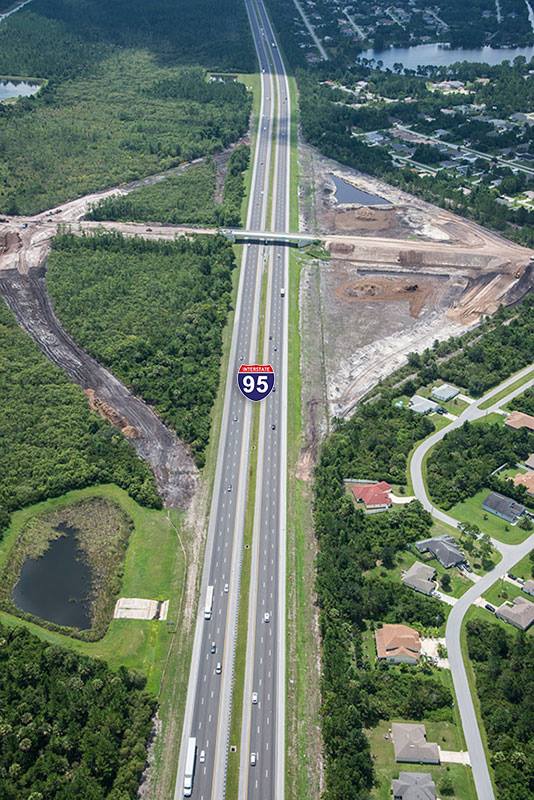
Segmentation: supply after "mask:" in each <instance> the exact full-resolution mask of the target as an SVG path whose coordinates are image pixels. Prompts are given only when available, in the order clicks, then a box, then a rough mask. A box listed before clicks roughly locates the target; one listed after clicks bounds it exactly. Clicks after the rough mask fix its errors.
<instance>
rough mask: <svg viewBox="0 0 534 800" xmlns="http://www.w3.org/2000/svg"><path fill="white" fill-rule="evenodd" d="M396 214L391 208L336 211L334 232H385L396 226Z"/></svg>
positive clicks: (364, 207) (365, 207)
mask: <svg viewBox="0 0 534 800" xmlns="http://www.w3.org/2000/svg"><path fill="white" fill-rule="evenodd" d="M396 222H397V220H396V213H395V209H393V208H369V207H367V206H362V207H361V208H353V209H347V210H346V211H341V210H340V211H338V212H337V213H336V214H335V216H334V228H335V230H336V231H340V232H342V233H346V232H348V231H354V232H355V233H360V232H361V231H385V230H389V229H390V228H392V227H393V226H394V225H395V224H396Z"/></svg>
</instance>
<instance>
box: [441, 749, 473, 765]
mask: <svg viewBox="0 0 534 800" xmlns="http://www.w3.org/2000/svg"><path fill="white" fill-rule="evenodd" d="M439 757H440V759H441V761H442V763H446V764H465V765H466V766H468V767H470V766H471V761H470V760H469V753H468V752H467V750H442V749H441V747H440V750H439Z"/></svg>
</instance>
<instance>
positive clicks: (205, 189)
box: [87, 145, 250, 225]
mask: <svg viewBox="0 0 534 800" xmlns="http://www.w3.org/2000/svg"><path fill="white" fill-rule="evenodd" d="M249 157H250V152H249V147H248V146H246V145H239V146H238V147H236V149H235V150H234V152H233V153H232V155H231V156H230V158H229V160H228V165H227V174H226V178H225V180H224V189H223V196H222V201H221V202H217V201H216V199H215V191H216V177H217V175H216V165H215V162H214V161H208V162H207V163H204V164H198V165H197V164H195V165H193V166H191V167H190V168H189V169H187V170H186V171H185V172H183V173H181V174H179V175H176V176H173V177H169V178H165V179H164V180H163V181H161V182H160V183H157V184H155V185H154V186H147V187H143V188H141V189H136V190H135V191H133V192H131V193H130V194H128V195H127V196H117V197H109V198H106V199H105V200H102V201H101V202H100V203H98V204H96V205H94V206H93V208H92V209H91V210H90V212H89V213H88V214H87V218H88V219H93V220H131V221H134V222H164V223H173V224H176V225H239V224H240V222H241V204H242V202H243V198H244V196H245V184H244V172H245V170H246V169H247V167H248V164H249Z"/></svg>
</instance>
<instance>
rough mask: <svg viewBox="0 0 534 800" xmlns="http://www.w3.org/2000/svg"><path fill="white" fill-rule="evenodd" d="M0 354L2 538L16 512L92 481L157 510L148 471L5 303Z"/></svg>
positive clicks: (0, 314) (0, 316) (1, 314)
mask: <svg viewBox="0 0 534 800" xmlns="http://www.w3.org/2000/svg"><path fill="white" fill-rule="evenodd" d="M0 350H1V352H2V359H1V360H0V384H1V386H2V404H1V406H0V430H1V431H2V470H1V472H0V538H1V532H2V531H3V530H4V529H5V528H6V527H7V525H8V522H9V515H10V513H11V512H12V511H14V510H15V509H18V508H23V507H24V506H26V505H29V504H31V503H36V502H38V501H39V500H44V499H46V498H49V497H57V496H59V495H62V494H63V493H64V492H66V491H68V490H69V489H75V488H81V487H84V486H90V485H92V484H95V483H110V482H113V483H116V484H117V485H118V486H121V487H123V488H124V489H126V491H128V492H129V494H130V495H131V496H132V497H134V498H135V499H136V500H138V501H139V502H140V503H142V504H144V505H147V506H153V507H156V508H158V507H161V500H160V498H159V496H158V494H157V491H156V485H155V481H154V478H153V476H152V473H151V471H150V469H149V468H148V466H147V465H146V464H145V463H144V462H143V461H141V460H140V459H139V458H138V457H137V455H136V454H135V451H134V449H133V447H132V446H131V444H129V443H128V442H127V440H126V439H125V438H124V437H123V436H122V434H120V433H119V432H118V431H116V430H115V429H114V428H113V427H112V426H111V425H109V424H108V423H107V422H104V421H103V420H102V419H101V418H100V417H98V416H96V414H93V413H91V412H90V411H89V408H88V406H87V399H86V397H85V396H84V394H83V392H82V390H81V389H80V388H79V387H78V386H75V385H74V384H72V383H71V382H70V381H69V380H68V378H67V377H66V376H65V375H64V373H63V372H62V371H61V370H60V369H58V368H57V367H55V366H53V365H52V364H51V363H50V362H49V361H48V359H47V358H46V357H45V356H44V355H42V354H41V352H40V351H39V350H38V348H37V346H36V345H35V344H34V343H33V342H32V340H31V339H30V338H29V336H27V335H26V334H25V333H23V332H22V331H21V330H20V328H19V327H18V325H17V324H16V322H15V319H14V318H13V316H12V315H11V312H10V311H8V310H7V308H6V307H5V306H4V304H3V303H0Z"/></svg>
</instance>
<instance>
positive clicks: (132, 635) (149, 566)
mask: <svg viewBox="0 0 534 800" xmlns="http://www.w3.org/2000/svg"><path fill="white" fill-rule="evenodd" d="M89 497H105V498H107V499H109V500H113V501H114V502H116V503H118V504H119V505H120V506H121V508H123V509H124V511H126V513H128V514H129V515H130V517H131V518H132V519H133V522H134V526H135V527H134V530H133V532H132V534H131V536H130V541H129V545H128V550H127V552H126V558H125V562H124V575H123V580H122V586H121V592H120V594H121V596H122V597H143V598H151V599H162V600H165V599H169V600H170V604H169V622H168V623H166V622H159V621H148V622H145V621H141V620H112V621H111V622H110V625H109V628H108V630H107V632H106V634H105V635H104V637H103V638H102V639H100V640H99V641H98V642H82V641H80V640H78V639H72V638H71V637H69V636H65V635H63V634H60V633H55V632H52V631H48V630H47V629H45V628H42V627H40V626H39V625H36V624H33V623H27V622H25V621H23V620H20V619H18V618H17V617H15V616H13V615H11V614H7V613H4V612H2V613H1V614H0V619H1V620H2V622H4V623H5V624H7V625H26V626H27V627H28V628H29V629H30V630H31V631H32V632H33V633H35V634H36V635H37V636H39V637H40V638H41V639H45V640H47V641H50V642H53V643H55V644H60V645H62V646H64V647H69V648H71V649H73V650H76V651H77V652H79V653H84V654H85V655H88V656H91V657H93V658H102V659H104V660H105V661H106V662H107V663H108V664H109V666H110V667H111V668H113V669H117V668H118V667H120V666H125V667H128V668H130V669H135V670H139V671H140V672H142V673H143V674H144V675H145V676H146V678H147V688H148V690H149V691H150V692H152V693H153V694H156V695H157V694H159V692H160V688H161V680H162V675H163V670H164V667H165V659H166V653H167V650H168V647H169V643H170V639H171V636H172V634H173V630H174V627H175V625H179V624H180V620H181V617H182V613H181V612H182V608H181V604H182V599H183V597H182V592H183V585H184V578H185V569H186V565H185V557H184V554H183V551H182V549H181V547H180V544H179V536H180V514H179V512H177V511H155V510H152V509H147V508H143V507H142V506H140V505H138V504H137V503H136V502H135V501H134V500H132V498H131V497H129V495H128V494H126V492H124V491H123V490H122V489H119V488H118V487H117V486H114V485H104V486H95V487H90V488H87V489H81V490H79V491H73V492H68V493H67V494H65V495H62V496H61V497H58V498H54V499H52V500H47V501H45V502H43V503H37V504H36V505H33V506H29V507H28V508H25V509H23V510H21V511H16V512H15V513H14V514H13V516H12V522H11V526H10V528H9V530H8V532H7V534H6V536H5V537H4V540H3V541H2V543H1V545H0V565H1V564H3V563H4V562H5V559H6V557H7V554H8V552H9V549H10V548H11V547H12V546H13V544H14V542H15V540H16V538H17V536H18V534H19V532H20V530H21V528H22V526H23V525H24V524H25V523H26V521H27V520H28V519H29V518H30V517H31V516H34V515H35V514H41V513H43V512H46V511H51V510H55V509H58V508H61V507H62V506H65V505H67V504H69V503H72V502H76V501H78V500H80V499H82V498H89Z"/></svg>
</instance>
